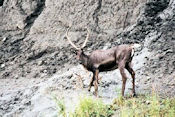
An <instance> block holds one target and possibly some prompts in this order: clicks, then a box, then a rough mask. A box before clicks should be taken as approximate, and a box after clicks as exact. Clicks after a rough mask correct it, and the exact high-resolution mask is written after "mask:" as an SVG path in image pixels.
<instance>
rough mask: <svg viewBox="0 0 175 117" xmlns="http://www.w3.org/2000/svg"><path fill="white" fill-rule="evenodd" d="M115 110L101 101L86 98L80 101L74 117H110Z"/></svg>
mask: <svg viewBox="0 0 175 117" xmlns="http://www.w3.org/2000/svg"><path fill="white" fill-rule="evenodd" d="M112 113H113V110H111V109H110V108H109V105H105V104H104V103H103V102H102V101H101V100H99V99H93V98H92V97H86V98H84V99H81V100H80V103H79V105H78V106H77V107H76V109H75V113H74V114H72V115H73V117H110V116H111V115H112Z"/></svg>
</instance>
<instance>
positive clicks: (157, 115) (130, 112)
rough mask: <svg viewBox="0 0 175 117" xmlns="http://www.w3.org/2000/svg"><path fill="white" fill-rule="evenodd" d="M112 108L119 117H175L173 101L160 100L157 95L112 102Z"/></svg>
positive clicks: (174, 100)
mask: <svg viewBox="0 0 175 117" xmlns="http://www.w3.org/2000/svg"><path fill="white" fill-rule="evenodd" d="M112 108H113V109H115V111H116V112H117V114H118V116H119V117H175V99H168V98H167V99H160V98H159V97H158V96H157V95H153V96H143V95H142V96H138V98H129V99H123V98H122V97H120V98H117V99H115V100H114V103H113V105H112Z"/></svg>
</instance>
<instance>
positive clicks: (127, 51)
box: [66, 28, 140, 96]
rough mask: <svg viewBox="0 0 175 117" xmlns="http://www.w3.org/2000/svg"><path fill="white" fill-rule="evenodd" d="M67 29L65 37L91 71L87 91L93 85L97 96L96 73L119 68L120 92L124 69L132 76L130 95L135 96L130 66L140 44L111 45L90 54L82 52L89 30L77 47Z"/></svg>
mask: <svg viewBox="0 0 175 117" xmlns="http://www.w3.org/2000/svg"><path fill="white" fill-rule="evenodd" d="M69 29H70V28H68V29H67V31H66V38H67V40H68V42H69V43H70V44H71V45H72V46H73V47H74V48H75V49H76V54H77V58H78V60H79V62H80V64H82V65H83V66H84V68H86V69H87V70H88V71H91V72H92V73H93V77H92V78H91V81H90V84H89V88H88V91H90V90H91V87H92V86H94V89H95V92H94V93H95V95H96V96H97V95H98V94H97V92H98V74H99V73H100V72H105V71H111V70H115V69H117V68H118V69H119V71H120V74H121V76H122V91H121V94H122V96H124V91H125V85H126V80H127V76H126V73H125V71H124V70H125V69H126V70H128V72H129V73H130V74H131V77H132V96H136V93H135V72H134V70H133V68H132V66H131V61H132V58H133V56H134V51H135V48H138V47H140V44H123V45H118V46H115V47H112V48H110V49H107V50H94V51H92V52H91V54H85V53H84V50H83V49H84V47H85V46H86V43H87V41H88V38H89V35H90V31H89V30H87V31H88V33H87V37H86V39H85V41H84V43H83V45H82V46H81V47H77V46H76V45H75V44H74V43H73V42H72V41H71V39H70V38H69V36H68V33H69Z"/></svg>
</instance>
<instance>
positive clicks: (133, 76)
mask: <svg viewBox="0 0 175 117" xmlns="http://www.w3.org/2000/svg"><path fill="white" fill-rule="evenodd" d="M126 69H127V70H128V72H129V73H130V74H131V77H132V96H133V97H134V96H136V93H135V72H134V70H133V69H132V67H131V62H129V63H128V64H127V65H126Z"/></svg>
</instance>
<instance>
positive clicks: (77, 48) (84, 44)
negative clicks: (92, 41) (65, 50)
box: [66, 28, 90, 50]
mask: <svg viewBox="0 0 175 117" xmlns="http://www.w3.org/2000/svg"><path fill="white" fill-rule="evenodd" d="M69 29H70V28H68V29H67V31H66V38H67V39H68V41H69V43H70V44H71V45H72V46H73V47H74V48H75V49H76V50H80V49H82V48H84V47H85V46H86V43H87V41H88V38H89V33H90V31H89V30H88V29H87V31H88V33H87V37H86V39H85V41H84V43H83V45H82V46H81V48H79V47H77V46H76V45H75V44H74V43H73V42H72V41H71V40H70V38H69V37H68V32H69Z"/></svg>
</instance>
